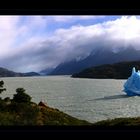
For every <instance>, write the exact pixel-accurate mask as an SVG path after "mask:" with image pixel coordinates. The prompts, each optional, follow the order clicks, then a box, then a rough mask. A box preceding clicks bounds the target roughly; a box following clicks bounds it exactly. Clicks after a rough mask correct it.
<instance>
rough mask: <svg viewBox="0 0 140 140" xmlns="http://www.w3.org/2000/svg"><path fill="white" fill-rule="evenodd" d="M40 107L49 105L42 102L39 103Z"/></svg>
mask: <svg viewBox="0 0 140 140" xmlns="http://www.w3.org/2000/svg"><path fill="white" fill-rule="evenodd" d="M38 106H43V107H47V106H48V105H47V103H43V102H42V101H40V102H39V104H38Z"/></svg>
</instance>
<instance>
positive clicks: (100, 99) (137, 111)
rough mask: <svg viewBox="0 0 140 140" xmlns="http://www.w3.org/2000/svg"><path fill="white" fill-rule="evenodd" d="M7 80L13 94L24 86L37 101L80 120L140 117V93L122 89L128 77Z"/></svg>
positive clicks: (51, 77)
mask: <svg viewBox="0 0 140 140" xmlns="http://www.w3.org/2000/svg"><path fill="white" fill-rule="evenodd" d="M1 80H4V82H5V87H6V88H7V91H6V92H3V94H2V95H1V97H2V98H4V97H7V96H9V97H11V98H12V97H13V93H14V94H15V93H16V92H15V90H16V88H18V87H23V88H25V89H26V93H28V94H29V95H30V96H31V97H32V101H34V102H36V103H38V102H39V101H40V100H43V101H46V102H47V103H48V105H49V106H51V107H54V108H58V109H59V110H61V111H64V112H66V113H68V114H70V115H72V116H74V117H77V118H79V119H84V120H88V121H90V122H96V121H100V120H104V119H112V118H116V117H133V116H140V96H139V97H138V96H135V97H127V96H126V95H125V93H124V92H122V90H123V84H124V82H125V80H112V79H79V78H76V79H75V78H70V76H46V77H16V78H15V77H14V78H1Z"/></svg>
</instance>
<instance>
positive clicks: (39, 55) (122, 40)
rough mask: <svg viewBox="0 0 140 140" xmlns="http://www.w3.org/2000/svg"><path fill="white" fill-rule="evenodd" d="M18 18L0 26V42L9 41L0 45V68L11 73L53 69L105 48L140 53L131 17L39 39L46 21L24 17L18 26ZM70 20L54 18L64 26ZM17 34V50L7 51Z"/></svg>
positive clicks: (136, 25) (136, 20)
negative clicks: (19, 39) (126, 48)
mask: <svg viewBox="0 0 140 140" xmlns="http://www.w3.org/2000/svg"><path fill="white" fill-rule="evenodd" d="M20 18H21V17H15V18H14V19H13V18H10V19H7V20H10V22H11V23H12V24H8V23H7V22H6V24H7V25H5V23H2V24H3V25H0V31H1V30H2V28H1V27H2V26H5V27H4V31H3V33H4V32H6V34H5V35H4V38H2V36H0V40H5V39H6V38H7V39H8V41H10V42H8V43H7V44H6V41H4V42H5V44H4V43H3V46H7V47H6V48H7V49H4V47H3V49H4V51H2V52H1V53H0V64H1V66H3V67H7V68H9V69H11V70H15V71H22V72H25V71H39V70H42V69H44V68H49V67H56V66H57V65H58V64H60V63H62V62H66V61H70V60H72V59H77V60H79V59H84V58H85V57H87V56H88V55H89V54H90V53H91V52H92V53H93V52H94V51H95V50H96V49H97V48H98V49H99V48H100V49H104V48H108V49H112V50H113V51H114V50H115V51H116V52H117V51H118V50H119V51H120V50H121V49H122V47H124V48H125V47H129V46H134V47H135V48H136V49H140V40H139V38H140V26H139V25H140V19H139V18H137V17H135V16H122V17H121V18H118V19H116V20H110V21H106V22H103V23H98V24H93V25H90V26H83V25H73V26H72V27H70V28H68V29H64V28H61V29H57V30H56V31H55V32H54V33H53V34H52V35H51V36H42V35H41V32H40V30H44V29H46V28H47V26H48V22H47V21H48V20H47V19H48V17H42V16H41V17H35V18H34V17H27V18H26V19H24V20H23V21H24V22H22V23H20V21H21V19H20ZM53 18H54V17H53ZM70 18H71V19H72V18H75V17H73V16H70V17H57V18H55V20H56V21H57V22H58V21H59V22H64V21H65V22H66V21H67V20H70ZM79 18H85V19H88V18H91V17H88V16H87V17H80V16H79ZM92 18H96V17H92ZM66 19H67V20H66ZM8 32H9V34H8ZM22 33H23V34H22ZM28 33H29V35H28ZM20 34H21V36H22V37H21V41H20V43H19V46H18V47H16V49H15V47H14V48H13V47H9V46H10V43H13V42H14V41H15V40H16V38H18V36H20ZM8 35H9V37H8ZM23 36H24V39H22V38H23ZM19 38H20V37H19ZM25 40H26V41H25ZM120 48H121V49H120ZM3 52H4V53H3Z"/></svg>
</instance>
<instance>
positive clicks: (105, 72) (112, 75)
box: [72, 61, 140, 79]
mask: <svg viewBox="0 0 140 140" xmlns="http://www.w3.org/2000/svg"><path fill="white" fill-rule="evenodd" d="M133 67H135V68H136V69H140V61H127V62H119V63H114V64H105V65H100V66H96V67H90V68H87V69H85V70H83V71H81V72H79V73H75V74H73V75H72V77H73V78H97V79H127V78H128V77H129V76H130V75H131V72H132V68H133Z"/></svg>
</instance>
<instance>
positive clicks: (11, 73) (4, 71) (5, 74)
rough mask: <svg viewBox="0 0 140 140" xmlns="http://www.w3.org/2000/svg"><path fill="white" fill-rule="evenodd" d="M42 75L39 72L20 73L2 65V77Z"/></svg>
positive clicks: (0, 71) (0, 75)
mask: <svg viewBox="0 0 140 140" xmlns="http://www.w3.org/2000/svg"><path fill="white" fill-rule="evenodd" d="M24 76H40V74H39V73H37V72H27V73H19V72H14V71H11V70H8V69H5V68H2V67H0V77H24Z"/></svg>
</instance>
